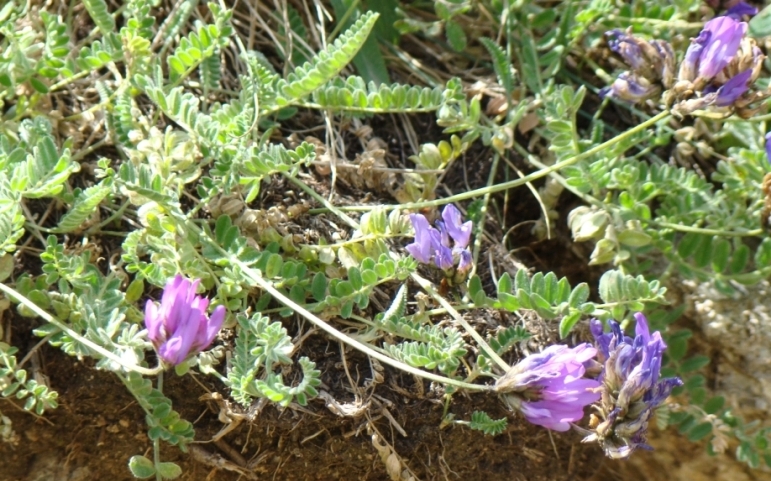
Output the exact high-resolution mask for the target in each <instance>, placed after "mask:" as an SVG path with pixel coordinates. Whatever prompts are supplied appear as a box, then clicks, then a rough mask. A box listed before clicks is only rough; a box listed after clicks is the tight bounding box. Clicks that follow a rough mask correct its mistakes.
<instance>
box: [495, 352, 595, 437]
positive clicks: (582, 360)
mask: <svg viewBox="0 0 771 481" xmlns="http://www.w3.org/2000/svg"><path fill="white" fill-rule="evenodd" d="M596 354H597V350H596V349H595V348H593V347H592V346H591V345H589V344H581V345H578V346H576V347H573V348H571V347H568V346H563V345H553V346H549V347H547V348H546V349H544V350H543V351H542V352H540V353H537V354H531V355H530V356H527V357H526V358H525V359H523V360H522V361H520V362H519V363H518V364H517V365H515V366H513V367H512V368H511V369H509V371H508V372H507V373H506V374H505V375H504V376H502V377H501V378H500V379H499V380H498V382H497V383H496V385H495V387H496V391H498V392H499V393H501V394H502V395H503V400H504V402H505V403H506V404H507V405H508V406H509V407H510V408H511V409H514V410H518V411H520V412H521V413H522V414H523V415H524V416H525V419H527V420H528V421H530V422H531V423H533V424H537V425H539V426H543V427H545V428H548V429H551V430H554V431H567V430H568V429H570V423H572V422H575V421H578V420H580V419H581V418H583V417H584V406H586V405H588V404H591V403H593V402H595V401H597V400H598V399H600V393H599V388H600V382H599V381H596V380H594V379H585V378H584V377H583V376H584V374H585V373H586V367H587V365H589V364H591V363H592V358H594V356H595V355H596Z"/></svg>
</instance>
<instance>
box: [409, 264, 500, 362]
mask: <svg viewBox="0 0 771 481" xmlns="http://www.w3.org/2000/svg"><path fill="white" fill-rule="evenodd" d="M411 277H412V279H413V280H414V281H415V282H417V283H418V284H420V287H422V288H423V289H424V290H425V291H426V292H427V293H428V294H429V295H430V296H431V297H433V298H434V299H436V300H437V301H438V302H439V304H441V305H442V307H444V308H445V309H447V313H448V314H450V315H451V316H452V318H453V319H455V320H456V321H458V323H460V325H461V326H463V329H465V330H466V331H467V332H468V333H469V334H470V335H471V337H473V338H474V340H475V341H476V342H477V344H478V345H479V347H480V348H481V349H482V350H483V351H485V353H486V354H487V356H488V357H489V358H490V359H492V360H493V361H495V363H496V364H498V366H500V367H501V369H503V371H504V372H507V371H508V370H509V365H508V364H506V361H504V360H503V359H501V356H499V355H498V353H497V352H495V350H494V349H493V348H492V347H490V345H489V344H487V341H485V340H484V339H483V338H482V336H480V335H479V333H478V332H477V331H476V329H474V328H473V327H472V326H471V324H469V323H468V321H467V320H465V319H464V318H463V316H461V315H460V313H459V312H458V311H456V310H455V308H454V307H452V305H451V304H450V303H449V302H447V300H446V299H445V298H444V297H442V296H440V295H439V293H438V292H436V291H435V290H434V286H432V285H431V283H430V282H428V281H427V280H426V279H423V278H422V277H420V276H419V275H417V274H415V273H413V274H412V276H411Z"/></svg>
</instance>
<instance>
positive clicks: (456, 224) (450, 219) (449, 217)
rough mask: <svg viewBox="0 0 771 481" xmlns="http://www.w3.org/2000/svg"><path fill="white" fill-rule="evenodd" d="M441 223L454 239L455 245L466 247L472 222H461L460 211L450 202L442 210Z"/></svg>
mask: <svg viewBox="0 0 771 481" xmlns="http://www.w3.org/2000/svg"><path fill="white" fill-rule="evenodd" d="M442 220H443V221H444V223H443V224H442V225H443V226H444V228H445V229H447V232H448V233H449V234H450V237H452V240H454V241H455V247H456V248H460V249H465V248H466V247H468V243H469V240H471V228H472V222H471V221H468V222H465V223H464V222H463V218H462V216H461V213H460V211H459V210H458V208H457V207H455V206H454V205H452V204H447V206H446V207H445V208H444V210H443V211H442Z"/></svg>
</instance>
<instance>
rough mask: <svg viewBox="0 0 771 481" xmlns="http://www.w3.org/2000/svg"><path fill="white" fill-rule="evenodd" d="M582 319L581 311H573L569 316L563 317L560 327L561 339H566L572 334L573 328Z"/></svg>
mask: <svg viewBox="0 0 771 481" xmlns="http://www.w3.org/2000/svg"><path fill="white" fill-rule="evenodd" d="M580 319H581V311H573V312H571V313H570V314H568V315H567V316H565V317H563V318H562V320H561V321H560V326H559V333H560V339H565V338H566V337H567V336H568V334H570V331H571V330H572V329H573V326H575V325H576V323H577V322H578V321H579V320H580Z"/></svg>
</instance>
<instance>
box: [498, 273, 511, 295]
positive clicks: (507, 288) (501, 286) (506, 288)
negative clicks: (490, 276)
mask: <svg viewBox="0 0 771 481" xmlns="http://www.w3.org/2000/svg"><path fill="white" fill-rule="evenodd" d="M498 292H505V293H507V294H511V292H512V291H511V276H510V275H509V273H508V272H504V273H503V275H502V276H501V278H500V279H498Z"/></svg>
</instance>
